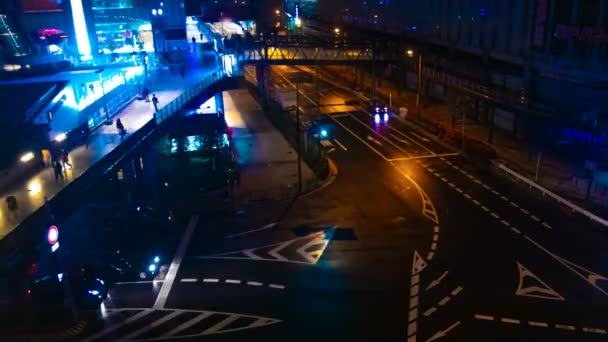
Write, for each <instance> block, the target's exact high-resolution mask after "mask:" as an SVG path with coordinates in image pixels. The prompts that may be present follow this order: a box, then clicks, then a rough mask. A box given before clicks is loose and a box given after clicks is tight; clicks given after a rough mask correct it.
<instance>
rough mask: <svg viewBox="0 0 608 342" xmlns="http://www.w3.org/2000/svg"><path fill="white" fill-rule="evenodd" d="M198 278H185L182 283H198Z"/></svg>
mask: <svg viewBox="0 0 608 342" xmlns="http://www.w3.org/2000/svg"><path fill="white" fill-rule="evenodd" d="M196 280H197V279H196V278H184V279H182V280H181V282H182V283H196Z"/></svg>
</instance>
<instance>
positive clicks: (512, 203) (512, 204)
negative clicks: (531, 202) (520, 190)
mask: <svg viewBox="0 0 608 342" xmlns="http://www.w3.org/2000/svg"><path fill="white" fill-rule="evenodd" d="M509 204H510V205H511V206H512V207H514V208H519V205H517V203H515V202H513V201H511V202H509Z"/></svg>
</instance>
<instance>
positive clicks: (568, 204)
mask: <svg viewBox="0 0 608 342" xmlns="http://www.w3.org/2000/svg"><path fill="white" fill-rule="evenodd" d="M494 165H495V166H496V167H497V168H499V169H501V170H503V171H504V172H505V173H506V174H508V175H510V176H512V177H514V178H516V179H518V180H520V181H522V182H524V183H526V184H528V186H530V187H532V188H535V189H536V190H538V191H540V192H541V193H542V194H543V195H547V196H549V197H551V198H553V199H554V200H556V201H557V202H558V203H560V204H563V205H565V206H566V207H569V208H570V209H571V210H572V211H575V212H578V213H579V214H581V215H583V216H586V217H587V218H589V219H590V220H591V221H595V222H597V223H599V224H601V225H603V226H606V227H608V220H605V219H604V218H601V217H599V216H597V215H595V214H593V213H591V212H590V211H588V210H586V209H584V208H581V207H580V206H578V205H576V204H574V203H572V202H570V201H568V200H567V199H565V198H563V197H561V196H559V195H557V194H555V193H554V192H552V191H550V190H548V189H546V188H545V187H543V186H541V185H540V184H538V183H536V182H534V181H532V180H530V179H528V178H526V177H524V176H522V175H521V174H519V173H518V172H515V171H513V170H511V169H510V168H508V167H506V166H505V165H503V164H501V163H494Z"/></svg>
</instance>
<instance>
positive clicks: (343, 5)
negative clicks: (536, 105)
mask: <svg viewBox="0 0 608 342" xmlns="http://www.w3.org/2000/svg"><path fill="white" fill-rule="evenodd" d="M321 5H322V7H320V13H321V17H322V19H323V20H325V21H330V22H336V23H342V24H343V25H346V26H348V25H354V26H358V27H365V28H369V29H371V30H378V31H387V32H392V33H397V34H400V35H403V36H405V37H412V38H415V39H417V40H422V41H425V42H428V43H431V44H435V45H438V46H445V47H449V48H451V49H453V50H456V51H460V52H464V53H469V54H470V55H471V56H479V57H481V56H484V57H485V58H489V59H492V60H496V61H500V62H504V63H507V64H512V65H513V66H515V67H516V69H519V70H524V71H522V72H521V74H520V75H518V76H520V81H519V82H514V83H513V86H514V87H522V88H527V89H526V90H527V91H528V93H529V94H530V95H531V96H533V97H535V98H536V99H538V100H539V101H541V102H544V103H547V104H548V105H550V106H552V107H554V108H557V109H558V110H560V111H565V112H567V113H568V114H570V115H571V116H573V117H578V119H577V120H578V121H579V123H580V124H582V125H584V124H585V123H584V122H580V121H581V120H583V121H584V120H585V118H589V117H591V118H599V117H608V103H606V102H605V101H603V98H605V97H606V96H608V64H607V62H608V1H607V0H509V1H505V0H427V1H415V0H367V1H346V0H335V1H331V2H329V1H328V2H321ZM564 94H568V95H567V96H564ZM596 121H597V120H596ZM600 121H601V120H600ZM604 121H607V120H604Z"/></svg>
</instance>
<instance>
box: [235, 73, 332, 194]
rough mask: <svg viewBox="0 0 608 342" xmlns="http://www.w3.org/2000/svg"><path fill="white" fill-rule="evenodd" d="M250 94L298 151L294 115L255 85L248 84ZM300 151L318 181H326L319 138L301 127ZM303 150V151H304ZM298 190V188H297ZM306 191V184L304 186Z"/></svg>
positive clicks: (326, 170) (327, 166)
mask: <svg viewBox="0 0 608 342" xmlns="http://www.w3.org/2000/svg"><path fill="white" fill-rule="evenodd" d="M247 84H248V88H249V92H250V93H251V94H252V95H253V96H254V98H255V99H256V100H257V101H258V103H260V104H261V106H262V109H263V110H264V114H265V115H266V116H267V117H268V118H269V119H270V121H271V122H272V124H273V125H274V126H275V127H276V128H277V129H278V130H279V131H280V132H281V133H282V134H283V136H284V137H285V139H287V141H288V142H289V143H290V144H291V145H292V146H293V147H294V149H295V150H296V151H298V150H299V149H298V143H297V142H298V136H297V132H298V129H297V125H296V121H295V120H294V118H293V116H292V115H289V113H287V112H286V111H284V110H283V106H282V105H281V104H280V103H279V102H277V101H276V100H274V99H271V98H268V97H266V96H265V95H264V94H263V93H262V92H261V91H260V90H259V89H258V88H257V87H256V86H255V85H253V84H252V83H249V82H247ZM299 131H300V137H299V138H300V139H299V141H300V143H301V145H302V149H301V150H300V152H301V155H302V159H304V161H305V162H306V163H307V164H308V166H309V167H310V168H311V170H312V171H313V172H314V173H315V175H316V176H317V178H318V179H325V178H326V177H327V175H328V174H329V165H328V163H327V158H326V155H325V154H326V153H325V150H324V149H323V147H322V146H321V143H320V141H319V138H318V137H317V138H315V137H312V136H310V135H309V132H308V130H307V129H305V127H304V128H303V127H300V130H299ZM302 150H303V151H302ZM296 188H297V187H296ZM302 188H303V190H304V184H303V187H302Z"/></svg>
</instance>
